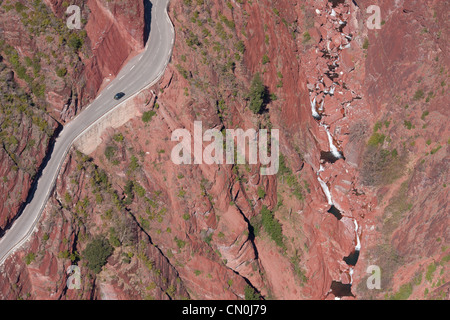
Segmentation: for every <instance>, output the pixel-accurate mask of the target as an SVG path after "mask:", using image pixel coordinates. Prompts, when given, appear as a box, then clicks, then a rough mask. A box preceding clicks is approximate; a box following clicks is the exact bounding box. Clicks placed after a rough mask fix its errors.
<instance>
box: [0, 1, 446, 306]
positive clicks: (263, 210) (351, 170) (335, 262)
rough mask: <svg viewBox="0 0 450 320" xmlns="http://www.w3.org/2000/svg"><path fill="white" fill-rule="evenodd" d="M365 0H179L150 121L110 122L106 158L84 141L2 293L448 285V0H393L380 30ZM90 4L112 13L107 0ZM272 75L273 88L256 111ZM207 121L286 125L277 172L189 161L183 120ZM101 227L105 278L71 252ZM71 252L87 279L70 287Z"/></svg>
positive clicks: (414, 291)
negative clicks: (252, 100) (181, 154)
mask: <svg viewBox="0 0 450 320" xmlns="http://www.w3.org/2000/svg"><path fill="white" fill-rule="evenodd" d="M356 2H357V5H355V2H353V1H325V0H320V1H314V2H313V3H311V2H308V3H306V2H304V1H278V2H277V4H276V10H273V3H272V2H271V1H268V0H263V1H259V2H255V1H253V2H252V3H245V4H234V3H233V9H232V10H231V9H230V8H228V7H227V6H226V5H225V4H224V3H223V2H222V1H205V4H204V7H202V6H198V5H197V4H192V6H186V5H184V4H183V3H182V1H181V0H174V1H172V2H171V6H170V8H171V9H170V15H171V17H172V20H173V23H174V25H175V30H177V37H176V43H175V48H174V54H173V57H172V62H171V63H170V64H169V67H168V69H167V70H166V73H165V75H164V77H163V78H162V79H161V80H160V82H159V83H158V84H157V85H155V86H154V87H153V88H151V89H150V90H146V91H145V92H143V93H142V94H141V96H138V97H136V99H134V100H133V102H134V103H135V107H136V108H137V110H138V112H140V113H141V114H142V115H144V114H145V115H146V117H136V118H134V119H132V120H131V121H129V122H128V123H127V124H125V125H124V126H123V127H121V128H117V129H111V130H109V131H107V132H105V133H104V134H103V135H102V137H100V138H101V139H102V140H103V143H102V145H100V146H99V147H98V148H97V149H96V150H95V151H94V152H93V153H92V154H90V155H89V156H90V157H92V160H89V159H88V157H86V156H83V155H80V154H77V153H76V152H72V154H71V157H70V158H69V159H68V160H67V163H66V165H65V166H64V170H63V171H62V172H61V175H60V177H59V179H58V184H57V187H56V192H55V193H54V195H53V196H52V198H51V200H50V202H49V204H48V205H47V208H46V211H45V216H44V217H43V218H42V220H41V223H40V226H39V230H38V232H36V233H35V234H34V235H33V238H32V240H31V241H30V243H29V244H28V245H27V246H24V248H23V249H21V250H20V251H18V252H17V253H16V254H15V255H13V256H12V257H11V258H10V259H9V260H8V261H7V262H6V264H5V265H4V268H5V269H4V270H5V275H6V276H4V277H6V278H8V279H9V280H8V281H2V283H8V285H4V287H3V288H2V289H1V292H2V294H3V297H5V298H9V299H11V298H16V297H18V296H25V297H26V296H27V293H30V294H31V298H35V297H49V295H50V294H49V293H48V292H52V293H53V292H57V294H53V295H52V296H51V297H58V298H99V299H102V298H103V299H122V298H149V297H152V298H156V299H166V298H182V297H189V298H192V299H239V298H245V295H244V288H245V287H246V286H251V287H252V288H253V289H254V290H256V291H257V292H259V293H260V294H262V296H264V297H269V298H276V299H334V298H342V299H353V298H356V299H364V298H369V297H372V298H374V297H375V298H383V297H392V298H405V295H404V294H405V293H404V292H405V291H406V293H409V294H407V296H406V298H418V299H423V298H437V297H440V298H448V293H446V292H448V285H447V284H446V283H447V282H448V281H449V278H448V277H449V272H448V254H449V252H448V250H449V247H448V243H449V239H448V236H449V232H448V229H449V223H448V214H447V211H448V210H446V203H447V202H446V200H445V199H447V198H448V191H447V190H448V189H447V187H446V181H447V180H448V179H447V178H448V177H447V175H448V153H447V148H448V141H447V139H448V125H447V122H446V121H442V118H443V117H444V118H445V117H447V116H448V111H447V109H446V107H445V106H446V105H448V95H447V94H446V90H445V89H446V86H447V84H446V74H447V72H448V70H447V69H448V61H447V60H448V57H447V56H445V55H444V54H442V52H446V51H445V50H443V49H444V48H446V46H448V44H447V43H446V42H445V41H443V40H442V39H445V32H446V30H448V28H442V30H438V29H436V27H435V25H439V24H442V25H445V24H446V23H448V22H446V21H445V19H443V13H442V12H444V11H445V10H444V8H443V7H442V6H443V4H441V3H440V2H439V1H434V2H433V1H430V3H428V4H427V5H425V4H424V3H416V2H415V3H413V4H411V3H409V2H408V3H407V2H402V1H396V2H394V3H393V2H392V1H381V2H380V7H381V10H382V11H381V12H382V19H383V21H384V23H382V28H381V29H380V30H377V31H374V30H368V29H367V28H366V26H365V21H366V19H367V18H368V17H369V14H368V13H367V12H366V8H367V7H368V6H369V5H370V4H371V3H369V2H368V1H356ZM55 3H56V2H55ZM88 4H89V3H88ZM91 5H92V8H94V7H95V6H97V7H95V8H96V9H93V10H98V11H97V13H96V16H97V14H99V15H100V17H101V13H100V11H101V10H103V9H102V8H104V6H106V5H107V4H105V3H102V2H95V3H94V2H92V3H91ZM206 8H208V10H206ZM110 10H112V9H111V8H110ZM196 12H198V13H196ZM419 13H420V14H419ZM208 18H210V19H211V20H212V21H213V22H209V21H210V20H209V19H208ZM99 19H100V18H99ZM105 19H106V18H105ZM91 21H94V20H91ZM99 21H100V20H99ZM105 21H106V20H105ZM219 21H220V22H219ZM436 22H437V23H436ZM120 23H125V22H121V20H120V19H119V18H118V19H117V21H115V22H112V25H114V24H117V25H119V24H120ZM219 24H220V26H219ZM419 25H420V27H419ZM423 26H425V27H423ZM129 28H130V29H133V26H132V25H130V26H129ZM424 28H426V31H424ZM113 29H114V27H113V26H112V27H111V29H110V30H113ZM205 29H206V31H205ZM98 30H100V29H98ZM241 30H243V32H241ZM440 31H441V34H439V32H440ZM89 32H90V33H91V34H96V32H97V34H98V32H99V31H95V30H94V28H93V30H91V31H89ZM111 32H113V31H111ZM112 34H113V33H111V36H112ZM136 34H139V32H137V33H136ZM115 36H121V35H115ZM137 38H139V36H138V37H137ZM111 39H112V38H111ZM366 39H367V40H366ZM417 39H422V41H420V42H419V43H418V42H417ZM239 41H242V43H241V44H243V46H239V45H238V46H237V44H239ZM104 46H105V47H103V48H100V47H99V48H98V50H99V51H101V50H105V52H106V51H107V49H108V42H107V41H106V42H105V43H104ZM129 47H130V48H131V47H133V44H130V45H129ZM243 48H245V49H243ZM108 50H109V49H108ZM409 50H411V51H409ZM125 51H126V50H125ZM118 54H119V55H120V54H125V53H120V52H119V53H118ZM436 57H437V58H438V59H436ZM428 58H431V59H428ZM417 61H421V62H422V63H417ZM95 68H98V70H102V71H101V73H102V75H103V76H102V77H104V76H107V75H106V73H108V72H109V70H112V69H111V67H108V66H106V65H103V66H102V67H100V66H97V67H95ZM257 72H260V73H261V74H262V78H263V81H264V84H265V85H266V86H267V90H268V92H269V93H272V94H275V95H276V96H273V95H272V99H271V101H270V102H269V103H268V104H267V105H266V106H265V109H266V111H265V112H263V113H262V114H257V115H255V114H253V113H252V112H251V111H250V110H249V108H248V106H249V102H248V100H246V99H247V97H248V92H249V88H250V86H251V82H252V78H253V76H254V74H255V73H257ZM426 75H433V76H430V77H427V76H426ZM102 77H99V78H98V83H100V82H101V81H102V79H103V78H102ZM419 79H420V81H419ZM420 90H422V95H421V94H420ZM429 92H432V94H429ZM143 97H144V98H143ZM406 105H408V106H407V107H406ZM313 111H315V113H314V112H313ZM425 111H428V113H426V112H425ZM149 115H151V116H150V118H151V120H148V118H149V117H148V116H149ZM143 119H147V120H145V121H143ZM194 121H202V124H203V129H204V130H206V129H210V128H218V129H219V130H220V129H223V128H225V129H226V128H242V129H244V130H245V129H248V128H265V127H271V128H278V129H280V137H281V139H280V151H281V154H282V165H281V166H280V171H279V173H278V174H277V176H261V175H260V170H259V169H260V165H230V164H227V165H207V164H199V165H175V164H174V163H173V161H172V160H171V150H172V148H173V147H174V146H175V145H176V143H177V142H175V141H171V134H172V132H173V131H174V130H176V129H179V128H186V129H187V130H189V131H190V132H193V125H194ZM439 146H440V147H439ZM204 147H205V145H204ZM86 199H87V200H86ZM330 209H332V210H330ZM336 210H337V211H336ZM122 219H130V220H122ZM268 221H269V222H268ZM123 222H129V224H130V225H132V226H134V227H135V228H134V227H133V228H131V230H128V229H126V228H125V229H122V227H123ZM277 222H278V223H279V224H280V225H281V230H282V235H283V237H281V239H282V240H281V241H280V238H279V237H277V231H276V230H277V227H276V225H277ZM270 226H271V227H270ZM111 228H112V229H114V231H111ZM127 230H128V231H127ZM120 231H122V232H123V234H124V235H127V236H124V237H122V238H120V237H119V235H120V234H121V232H120ZM45 233H48V235H49V239H48V240H46V241H45V242H44V241H42V238H44V234H45ZM100 234H103V235H104V236H106V237H107V238H108V239H109V240H110V241H111V242H112V243H116V244H117V241H116V238H120V239H118V241H119V245H118V246H117V247H115V249H114V253H113V255H112V256H111V257H110V258H109V259H108V262H107V263H106V265H105V266H104V267H103V269H102V271H101V272H100V273H99V274H97V275H92V273H91V272H90V271H89V269H88V266H87V265H86V262H87V261H86V258H85V257H83V256H82V255H81V254H80V256H81V259H80V260H78V259H77V258H76V257H75V256H73V255H72V256H71V255H70V254H75V252H78V253H82V252H83V250H84V249H85V247H86V245H87V244H88V243H89V241H90V240H91V239H92V238H93V237H95V236H97V235H100ZM45 238H47V237H45ZM64 239H65V240H64ZM130 241H131V243H132V245H127V243H129V242H130ZM66 250H67V254H66V253H65V251H66ZM30 252H34V253H36V257H35V259H34V261H32V262H31V263H30V264H29V265H26V264H25V263H24V262H23V261H24V260H26V259H25V257H27V255H28V254H29V253H30ZM44 252H45V253H44ZM60 252H62V253H60ZM70 257H72V258H74V261H75V263H77V264H78V265H79V266H81V270H82V279H83V280H82V290H80V291H73V290H66V289H64V288H65V281H66V279H67V274H66V273H65V269H66V268H67V266H68V265H70V264H71V263H72V262H70ZM29 258H30V257H29V256H28V260H29ZM369 265H379V266H380V267H381V268H382V276H381V277H382V278H381V284H382V286H381V289H380V290H369V289H368V288H367V286H366V279H367V277H368V274H367V273H366V269H367V267H368V266H369ZM157 270H159V271H157ZM88 274H91V277H92V278H89V277H88ZM419 275H420V277H419ZM405 285H406V287H405ZM408 285H410V288H411V292H409V291H408V290H409V287H408ZM402 286H403V287H402ZM48 287H49V288H50V289H48ZM44 288H45V289H44ZM402 288H403V289H402ZM404 288H407V289H408V290H404ZM425 290H426V291H425ZM446 290H447V291H446ZM425 292H426V293H425ZM400 293H401V294H400ZM46 295H47V296H46Z"/></svg>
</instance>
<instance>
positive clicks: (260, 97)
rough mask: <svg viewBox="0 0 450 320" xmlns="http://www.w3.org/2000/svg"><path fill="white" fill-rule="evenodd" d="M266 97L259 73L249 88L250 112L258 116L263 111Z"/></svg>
mask: <svg viewBox="0 0 450 320" xmlns="http://www.w3.org/2000/svg"><path fill="white" fill-rule="evenodd" d="M266 97H267V93H266V87H265V86H264V84H263V82H262V79H261V76H260V74H259V73H257V74H256V75H255V77H254V78H253V80H252V84H251V86H250V93H249V98H250V110H252V111H253V113H255V114H258V113H260V112H261V111H262V110H263V109H264V105H265V100H266Z"/></svg>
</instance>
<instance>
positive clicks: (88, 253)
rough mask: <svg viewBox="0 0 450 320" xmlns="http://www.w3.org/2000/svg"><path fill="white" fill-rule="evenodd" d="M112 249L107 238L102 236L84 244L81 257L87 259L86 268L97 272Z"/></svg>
mask: <svg viewBox="0 0 450 320" xmlns="http://www.w3.org/2000/svg"><path fill="white" fill-rule="evenodd" d="M113 250H114V249H113V247H112V246H111V244H110V243H109V241H108V240H106V239H105V238H104V237H97V238H95V239H94V240H92V241H91V242H90V243H89V244H88V245H87V246H86V249H85V250H84V251H83V258H84V259H86V260H87V262H88V268H89V269H90V270H91V271H93V272H94V273H99V272H100V271H101V270H102V267H103V266H104V265H105V264H106V262H107V259H108V257H109V256H110V255H111V254H112V253H113Z"/></svg>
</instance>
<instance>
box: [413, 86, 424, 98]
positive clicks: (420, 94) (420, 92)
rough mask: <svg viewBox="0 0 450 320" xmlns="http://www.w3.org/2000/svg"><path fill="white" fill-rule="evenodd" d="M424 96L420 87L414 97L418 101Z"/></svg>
mask: <svg viewBox="0 0 450 320" xmlns="http://www.w3.org/2000/svg"><path fill="white" fill-rule="evenodd" d="M423 97H424V93H423V90H422V89H419V90H417V91H416V93H414V97H413V99H414V100H416V101H417V100H420V99H422V98H423Z"/></svg>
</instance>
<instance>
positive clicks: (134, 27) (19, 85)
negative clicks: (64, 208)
mask: <svg viewBox="0 0 450 320" xmlns="http://www.w3.org/2000/svg"><path fill="white" fill-rule="evenodd" d="M19 2H20V1H11V2H10V3H8V6H7V7H2V9H0V16H1V19H0V29H1V34H0V38H1V39H0V40H2V45H1V55H2V58H1V60H2V61H3V62H1V63H2V72H3V75H4V77H3V78H4V79H5V80H7V81H5V83H3V88H2V97H3V98H6V97H7V95H8V94H11V95H15V96H25V95H26V96H27V98H25V100H26V101H20V103H19V102H17V101H14V103H10V104H11V105H13V106H12V107H11V108H13V109H14V108H15V109H18V111H17V110H14V111H13V113H12V114H8V112H10V111H8V109H11V108H10V106H9V105H8V106H7V105H6V103H5V107H4V108H3V109H2V111H1V115H0V117H1V119H2V124H3V128H2V129H3V130H2V131H3V133H4V134H5V137H6V134H7V133H9V134H8V135H9V138H8V139H13V140H14V141H12V143H9V142H8V141H7V142H6V144H3V148H2V149H1V151H0V159H1V162H0V174H1V175H2V179H3V180H2V182H1V184H0V191H2V192H0V193H1V194H2V197H3V198H2V200H1V204H0V231H1V232H2V231H3V229H5V228H7V227H8V225H9V224H10V223H11V221H12V220H13V219H14V217H15V216H16V215H17V213H18V212H19V210H20V208H21V205H22V204H23V203H24V202H25V200H26V198H27V195H28V193H29V189H30V186H31V184H32V183H33V179H34V177H35V175H36V174H37V172H38V171H39V170H40V166H41V164H42V162H43V160H44V157H45V155H46V153H47V150H48V148H49V142H50V141H51V138H52V137H53V135H54V133H55V132H56V131H55V130H56V129H57V128H58V123H57V122H62V123H64V122H66V121H68V120H70V119H71V118H72V117H73V116H74V115H76V114H77V113H78V112H79V111H80V110H81V109H82V107H84V106H86V105H87V104H88V103H89V102H90V101H91V100H92V99H93V98H94V97H95V96H96V95H97V92H98V90H99V89H100V87H101V86H102V84H103V82H104V81H106V78H109V79H112V78H113V77H114V76H115V75H116V74H117V72H118V71H119V70H120V68H121V66H122V64H124V63H125V62H126V60H127V59H129V58H130V57H131V56H133V55H134V54H136V53H138V52H139V51H140V50H142V49H143V47H144V24H145V21H144V5H143V2H142V1H131V2H128V3H127V4H126V5H125V4H124V3H122V2H121V1H112V2H111V1H75V2H74V3H73V4H76V5H79V6H80V8H81V13H82V18H83V21H87V23H86V27H85V28H84V30H80V31H72V32H70V31H69V30H68V29H67V28H66V27H65V21H66V20H65V19H66V14H65V10H66V7H65V3H64V1H59V0H58V1H56V0H47V1H45V4H44V3H43V2H35V3H37V5H35V4H34V3H24V6H23V9H21V10H19V11H18V9H16V3H19ZM20 3H22V2H20ZM5 5H6V4H5ZM131 17H133V19H131ZM49 21H50V22H49ZM45 23H47V24H48V25H44V24H45ZM55 25H58V26H60V25H62V26H61V28H64V29H63V31H64V33H63V34H58V33H57V32H56V30H55V29H54V27H51V26H55ZM84 32H85V33H84ZM71 35H76V36H77V37H79V39H82V41H83V43H84V45H83V47H82V48H81V49H80V50H79V51H77V52H74V50H73V47H72V46H71V42H70V39H71V38H70V37H71ZM3 64H5V65H3ZM24 66H25V69H26V71H27V72H26V75H25V76H23V75H21V72H20V71H21V70H20V69H21V68H23V67H24ZM4 68H7V69H6V70H3V69H4ZM11 69H13V70H14V72H12V71H11ZM58 70H64V71H60V72H62V73H60V74H59V75H58ZM22 73H23V72H22ZM22 91H23V92H22ZM19 104H26V105H27V106H26V108H25V107H24V106H19ZM24 108H25V109H29V110H25V109H24ZM44 110H45V111H46V112H44ZM10 123H12V124H15V125H17V127H18V128H19V130H16V132H14V133H13V132H12V126H11V125H10ZM9 129H11V130H9ZM1 141H2V142H3V137H2V140H1ZM15 141H17V143H16V142H15ZM1 232H0V233H1Z"/></svg>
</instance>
